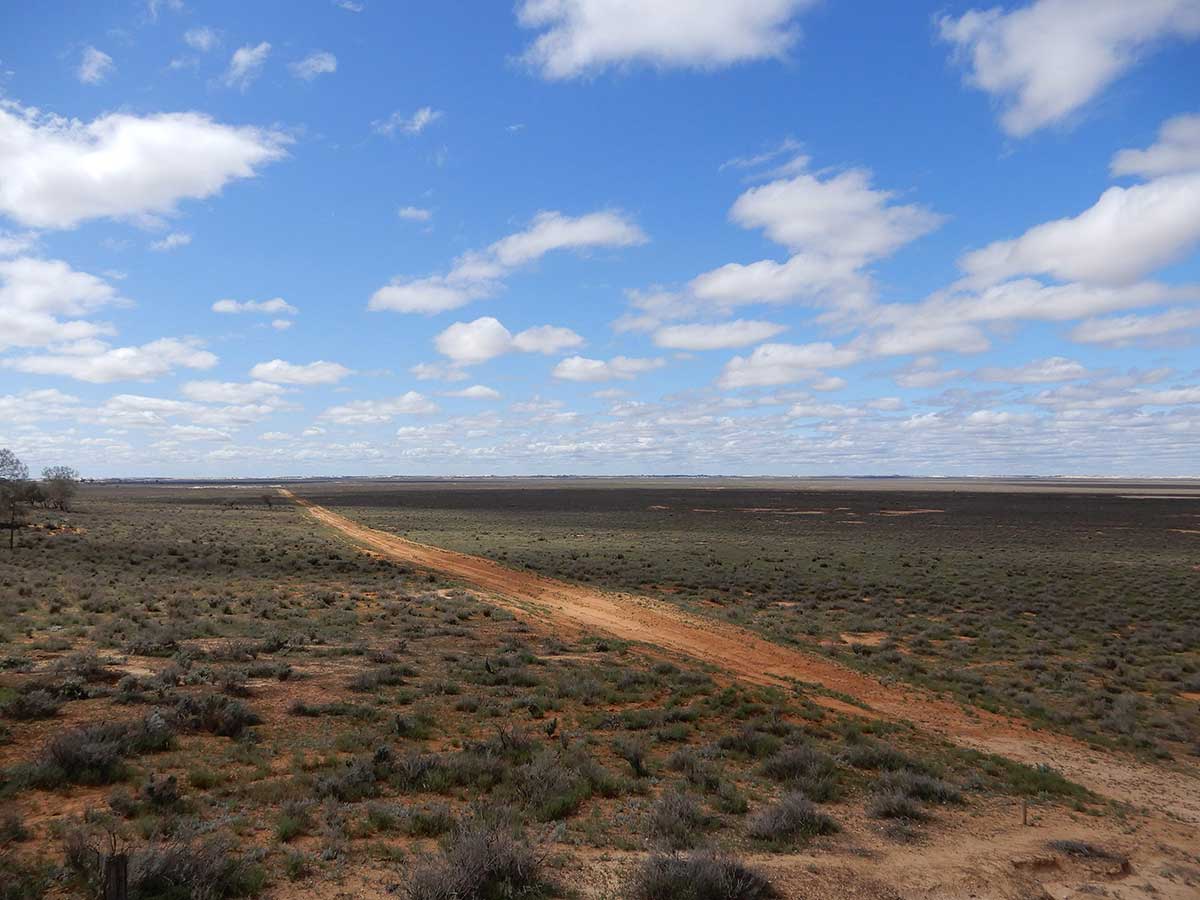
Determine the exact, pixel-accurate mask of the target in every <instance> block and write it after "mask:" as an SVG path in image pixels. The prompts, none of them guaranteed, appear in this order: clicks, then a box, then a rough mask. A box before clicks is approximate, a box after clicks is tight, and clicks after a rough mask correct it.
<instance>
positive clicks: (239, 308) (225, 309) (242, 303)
mask: <svg viewBox="0 0 1200 900" xmlns="http://www.w3.org/2000/svg"><path fill="white" fill-rule="evenodd" d="M212 311H213V312H215V313H225V314H227V315H238V314H240V313H262V314H264V315H287V316H294V315H296V314H297V313H299V312H300V310H298V309H296V307H294V306H292V304H290V303H288V302H287V301H286V300H284V299H283V298H282V297H272V298H271V299H270V300H218V301H217V302H215V303H214V304H213V305H212Z"/></svg>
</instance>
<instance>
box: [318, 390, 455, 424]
mask: <svg viewBox="0 0 1200 900" xmlns="http://www.w3.org/2000/svg"><path fill="white" fill-rule="evenodd" d="M433 412H437V404H436V403H434V402H433V401H432V400H430V399H429V398H427V397H425V396H424V395H423V394H419V393H417V392H416V391H408V392H407V393H405V394H401V395H400V396H399V397H391V398H389V399H386V400H355V401H353V402H352V403H344V404H342V405H340V406H331V407H329V409H327V410H325V412H323V413H321V418H322V419H326V420H328V421H330V422H336V423H337V424H338V425H377V424H379V423H381V422H387V421H390V420H391V419H394V418H395V417H396V416H401V415H421V414H426V413H433Z"/></svg>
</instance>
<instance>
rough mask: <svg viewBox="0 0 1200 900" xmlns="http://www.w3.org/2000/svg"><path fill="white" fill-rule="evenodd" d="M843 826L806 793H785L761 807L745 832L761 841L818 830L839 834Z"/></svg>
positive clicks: (791, 837) (789, 839)
mask: <svg viewBox="0 0 1200 900" xmlns="http://www.w3.org/2000/svg"><path fill="white" fill-rule="evenodd" d="M840 830H841V828H840V826H839V825H838V823H837V822H836V821H834V819H833V818H832V817H831V816H828V815H826V814H825V813H823V812H821V811H820V810H819V809H817V807H816V806H814V805H813V802H812V801H811V800H809V799H808V798H807V797H805V796H804V795H803V794H799V793H792V794H785V795H784V796H783V797H782V798H781V799H780V800H779V802H777V803H774V804H772V805H771V806H768V807H766V808H765V809H762V810H759V811H758V812H757V813H755V814H754V815H753V816H752V817H751V818H750V821H749V822H748V823H747V824H746V833H747V834H749V835H750V837H752V838H754V839H755V840H759V841H771V842H774V843H787V842H792V841H796V840H798V839H801V838H808V837H814V836H816V835H819V834H836V833H837V832H838V831H840Z"/></svg>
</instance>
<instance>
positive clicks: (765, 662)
mask: <svg viewBox="0 0 1200 900" xmlns="http://www.w3.org/2000/svg"><path fill="white" fill-rule="evenodd" d="M280 493H281V494H283V495H284V496H286V497H289V498H291V499H293V500H295V501H296V502H297V503H298V504H300V505H301V506H303V507H304V508H305V509H307V510H308V512H309V513H310V514H311V515H312V516H313V518H315V519H316V520H317V521H319V522H322V523H323V524H325V525H328V526H329V527H331V528H334V529H336V530H338V531H340V532H341V533H343V534H344V535H346V536H347V537H349V538H350V539H352V540H353V541H354V542H355V543H356V544H358V545H360V546H362V547H365V548H367V549H369V550H371V551H374V552H376V553H379V554H381V555H383V556H386V557H388V558H390V559H393V560H396V561H399V562H404V563H408V564H410V565H414V566H418V567H420V568H424V569H429V570H432V571H435V572H440V573H442V574H445V575H449V576H451V577H454V578H457V579H461V580H462V581H464V582H467V583H469V584H470V585H472V586H474V587H476V588H479V589H481V590H483V591H486V592H489V593H490V594H493V595H494V597H495V600H496V602H497V603H498V605H501V606H504V607H506V608H508V609H510V610H512V611H514V612H518V613H521V614H523V615H525V616H529V617H534V618H539V619H541V620H543V621H545V622H547V623H548V624H550V625H552V626H553V625H557V626H563V625H568V626H574V627H577V628H588V629H593V630H595V631H599V632H604V633H607V634H610V635H613V636H614V637H618V638H622V639H624V640H631V641H640V642H643V643H646V644H650V645H653V646H657V647H661V648H663V649H664V650H667V651H670V652H672V653H677V654H680V655H682V656H687V657H691V658H692V659H696V660H701V661H703V662H706V663H710V664H712V665H714V666H717V667H719V668H721V669H723V670H725V671H727V672H729V673H730V674H731V675H733V676H735V677H737V678H739V679H742V680H745V681H750V682H754V683H759V684H781V683H782V684H788V683H793V682H797V681H800V682H810V683H817V684H820V685H821V686H822V687H824V688H826V689H828V690H831V691H834V692H837V693H840V694H843V695H848V696H850V697H853V698H854V699H855V700H856V701H857V702H860V703H863V704H865V705H866V706H867V707H869V712H870V714H871V715H874V716H876V717H879V718H885V719H894V720H907V721H910V722H912V723H913V724H915V725H917V726H918V727H920V728H922V729H925V730H927V731H930V732H933V733H935V734H938V735H941V736H942V737H944V738H946V739H947V740H950V741H952V742H954V743H956V744H959V745H960V746H964V747H971V748H974V749H977V750H983V751H987V752H989V753H997V754H1001V755H1003V756H1006V757H1008V758H1009V759H1013V760H1017V761H1019V762H1023V763H1028V764H1030V765H1038V764H1043V763H1044V764H1048V765H1051V766H1053V767H1054V768H1055V769H1056V770H1058V771H1059V772H1061V773H1062V774H1063V775H1065V776H1066V777H1067V778H1070V779H1071V780H1072V781H1075V782H1077V783H1079V784H1082V785H1084V786H1085V787H1087V788H1089V789H1090V790H1092V791H1095V792H1096V793H1097V794H1100V795H1103V796H1105V797H1108V798H1110V799H1113V800H1118V801H1121V802H1124V803H1130V804H1134V805H1136V806H1139V807H1150V808H1153V809H1155V810H1158V811H1161V812H1165V813H1167V814H1169V815H1171V816H1173V817H1175V818H1177V819H1180V820H1182V821H1184V822H1189V823H1191V824H1194V825H1200V777H1197V775H1196V773H1194V772H1190V773H1189V772H1183V771H1177V770H1172V769H1167V768H1165V767H1162V766H1156V765H1153V764H1150V763H1144V762H1141V761H1139V760H1136V759H1134V758H1132V757H1130V756H1127V755H1125V754H1120V753H1108V752H1104V751H1101V750H1096V749H1093V748H1092V747H1089V746H1088V745H1086V744H1083V743H1081V742H1079V741H1076V740H1074V739H1072V738H1070V737H1067V736H1065V735H1060V734H1055V733H1052V732H1046V731H1037V730H1034V729H1033V728H1032V727H1031V726H1030V725H1029V724H1027V723H1026V722H1023V721H1021V720H1019V719H1013V718H1009V717H1005V716H999V715H995V714H993V713H989V712H985V711H983V710H978V709H973V708H967V707H964V706H962V705H960V704H958V703H956V702H954V701H951V700H947V699H944V698H941V697H936V696H933V695H930V694H928V693H925V692H923V691H920V690H918V689H916V688H912V687H909V686H905V685H900V684H883V683H882V682H880V681H878V680H876V679H874V678H872V677H870V676H869V675H864V674H862V673H860V672H855V671H853V670H851V669H848V668H846V667H845V666H842V665H839V664H838V663H836V662H834V661H832V660H829V659H825V658H823V657H821V656H818V655H816V654H809V653H805V652H803V651H800V650H797V649H794V648H791V647H784V646H781V645H779V644H774V643H772V642H770V641H767V640H765V639H764V638H761V637H759V636H758V635H756V634H754V633H753V632H751V631H748V630H746V629H744V628H739V627H737V626H736V625H731V624H728V623H725V622H719V621H716V620H714V619H707V618H704V617H700V616H694V615H690V614H689V613H687V612H685V611H684V610H681V609H679V608H678V607H675V606H672V605H671V604H669V603H665V602H662V601H659V600H654V599H651V598H648V597H640V596H635V595H631V594H623V593H611V592H606V591H600V590H596V589H594V588H586V587H582V586H580V585H575V584H571V583H569V582H565V581H558V580H557V579H553V578H547V577H545V576H542V575H537V574H535V573H532V572H525V571H518V570H515V569H510V568H508V567H507V566H504V565H501V564H500V563H496V562H493V561H492V560H489V559H483V558H481V557H477V556H470V555H468V554H464V553H457V552H455V551H453V550H445V549H443V548H440V547H433V546H430V545H428V544H420V543H417V542H415V541H410V540H407V539H405V538H401V537H398V536H396V535H394V534H389V533H387V532H384V531H379V530H377V529H374V528H369V527H367V526H365V525H361V524H359V523H357V522H354V521H353V520H351V519H348V518H346V517H345V516H342V515H339V514H337V513H335V512H332V511H331V510H328V509H326V508H325V507H323V506H318V505H316V504H313V503H310V502H309V501H307V500H305V499H304V498H302V497H297V496H296V495H295V494H293V493H292V492H291V491H288V490H286V489H282V488H281V489H280ZM811 699H812V700H814V701H815V702H817V703H821V704H823V705H825V706H827V707H830V708H833V709H837V710H838V711H840V712H847V713H853V714H855V715H863V714H864V711H863V710H862V709H859V708H858V707H856V706H853V705H851V704H848V703H844V702H842V701H839V700H837V699H834V698H831V697H823V696H820V695H815V694H814V695H812V697H811Z"/></svg>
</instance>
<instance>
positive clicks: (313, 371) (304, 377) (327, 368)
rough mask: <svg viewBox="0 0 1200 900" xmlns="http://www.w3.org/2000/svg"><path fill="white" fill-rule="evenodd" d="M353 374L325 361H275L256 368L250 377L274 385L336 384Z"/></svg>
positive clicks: (336, 364) (261, 364) (341, 366)
mask: <svg viewBox="0 0 1200 900" xmlns="http://www.w3.org/2000/svg"><path fill="white" fill-rule="evenodd" d="M351 372H352V370H350V369H348V368H346V367H345V366H343V365H341V364H340V363H335V362H326V361H325V360H323V359H321V360H317V361H316V362H311V363H306V364H298V363H290V362H285V361H284V360H282V359H273V360H271V361H270V362H263V363H258V365H256V366H254V368H252V369H251V370H250V377H251V378H253V379H256V380H257V381H269V382H271V383H272V384H300V385H313V384H336V383H337V382H339V381H341V380H342V379H343V378H345V377H346V376H347V375H350V374H351Z"/></svg>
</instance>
